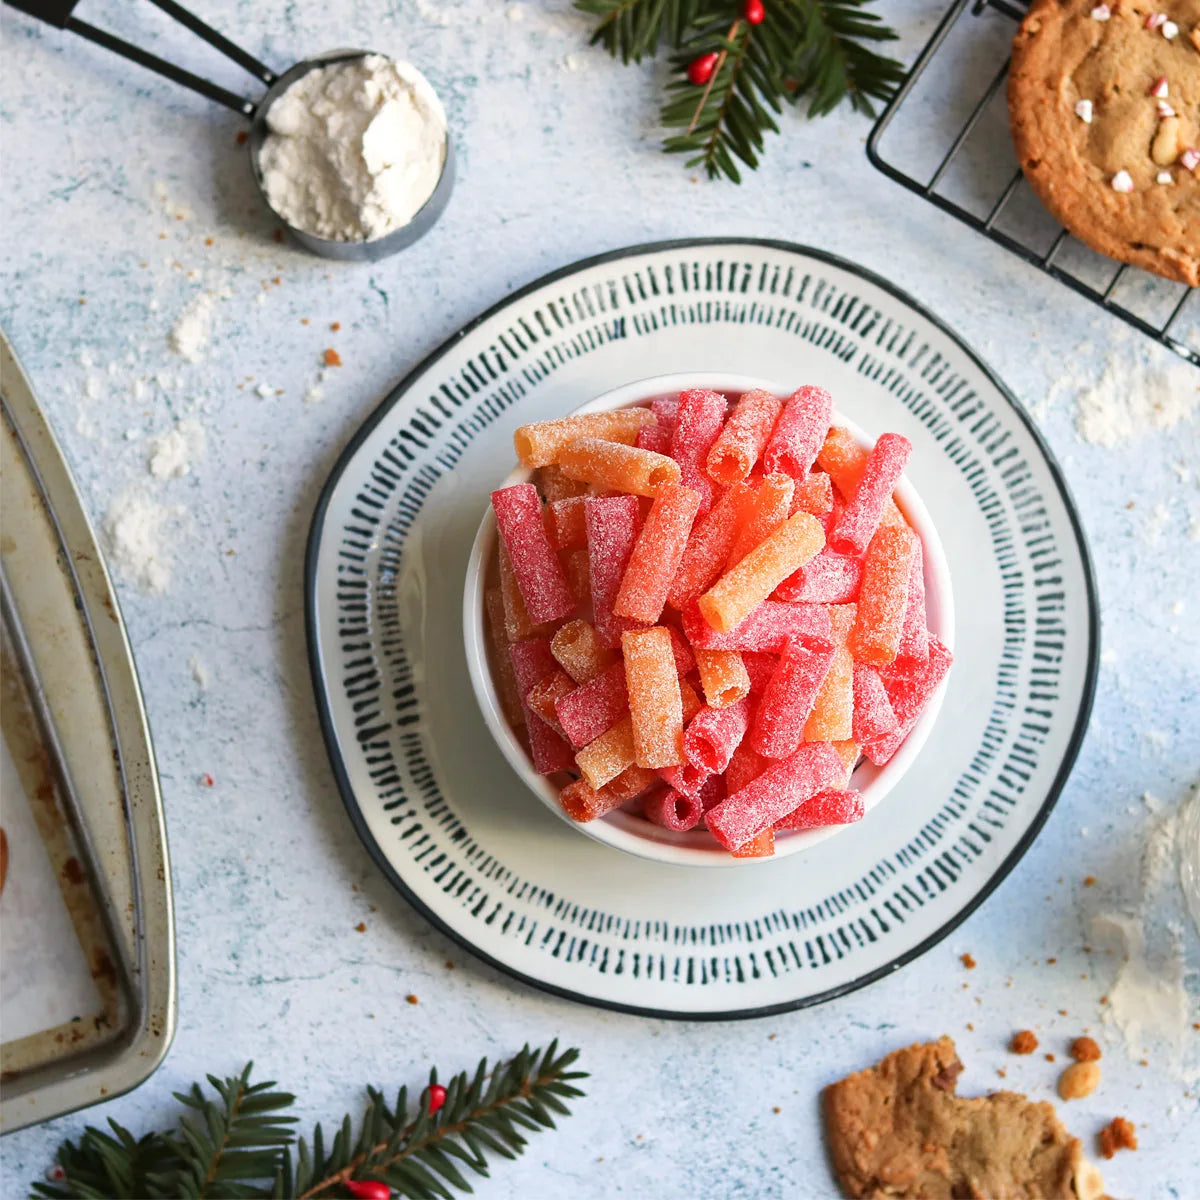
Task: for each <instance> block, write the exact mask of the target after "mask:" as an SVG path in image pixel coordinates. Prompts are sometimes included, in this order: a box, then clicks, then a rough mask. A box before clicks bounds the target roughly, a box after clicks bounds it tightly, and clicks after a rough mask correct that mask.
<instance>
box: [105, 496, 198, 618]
mask: <svg viewBox="0 0 1200 1200" xmlns="http://www.w3.org/2000/svg"><path fill="white" fill-rule="evenodd" d="M182 511H183V510H182V509H179V508H168V507H167V506H166V505H163V504H159V503H157V502H156V501H154V500H151V499H150V498H149V497H148V496H146V495H143V494H142V493H141V492H137V491H127V492H123V493H122V494H121V495H119V496H117V497H116V499H114V500H113V502H112V503H111V504H110V505H109V507H108V513H107V514H106V515H105V518H104V525H103V532H104V540H105V543H106V544H107V547H108V556H109V561H110V562H111V563H112V565H113V566H114V567H115V568H116V569H117V571H119V572H120V573H121V574H122V575H124V576H125V577H126V578H127V579H129V580H131V581H132V582H133V583H135V584H136V585H137V586H138V588H140V589H141V590H142V591H143V592H149V593H151V594H155V593H159V592H165V591H166V590H167V587H168V586H169V585H170V582H171V544H170V540H169V537H168V533H169V527H170V525H171V524H172V523H173V521H174V519H175V518H176V517H178V516H179V515H180V514H181V513H182Z"/></svg>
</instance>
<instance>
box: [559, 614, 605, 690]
mask: <svg viewBox="0 0 1200 1200" xmlns="http://www.w3.org/2000/svg"><path fill="white" fill-rule="evenodd" d="M550 653H551V654H553V655H554V658H555V661H556V662H557V663H558V665H559V666H560V667H562V669H563V670H564V671H566V673H567V674H568V675H570V677H571V678H572V679H573V680H575V682H576V683H587V681H588V680H589V679H595V678H596V676H597V675H603V674H604V672H605V671H607V670H608V668H609V667H611V666H612V665H613V663H615V662H616V661H617V656H616V654H615V653H614V652H613V651H612V650H610V649H608V647H607V646H605V645H604V643H603V642H602V641H601V640H600V635H599V634H598V633H597V632H596V627H595V626H594V625H591V624H589V623H588V622H587V621H581V620H578V619H577V620H574V621H568V622H567V623H566V624H565V625H564V626H563V627H562V628H561V629H559V630H558V631H557V632H556V633H555V635H554V636H553V637H552V638H551V639H550Z"/></svg>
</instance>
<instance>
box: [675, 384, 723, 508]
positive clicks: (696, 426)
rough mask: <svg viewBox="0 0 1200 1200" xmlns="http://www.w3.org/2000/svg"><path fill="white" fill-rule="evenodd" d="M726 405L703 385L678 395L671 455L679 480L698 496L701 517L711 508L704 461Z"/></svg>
mask: <svg viewBox="0 0 1200 1200" xmlns="http://www.w3.org/2000/svg"><path fill="white" fill-rule="evenodd" d="M726 407H727V405H726V401H725V397H724V396H722V395H719V394H718V393H717V392H711V391H708V390H707V389H706V388H689V389H688V390H687V391H685V392H681V393H680V395H679V406H678V408H677V409H676V416H675V434H674V436H673V437H672V438H671V457H672V458H673V459H674V460H675V461H676V462H677V463H678V464H679V471H680V476H681V478H680V482H681V483H682V484H683V486H684V487H688V488H691V489H692V490H693V491H694V492H697V493H698V494H699V496H700V508H699V514H700V516H703V515H704V514H705V513H706V512H708V510H709V509H710V508H711V507H712V501H713V485H712V480H710V479H709V477H708V473H707V472H706V471H705V469H704V461H705V459H706V458H707V457H708V452H709V450H711V449H712V444H713V442H715V441H716V440H717V434H719V433H720V432H721V426H722V425H724V424H725V409H726Z"/></svg>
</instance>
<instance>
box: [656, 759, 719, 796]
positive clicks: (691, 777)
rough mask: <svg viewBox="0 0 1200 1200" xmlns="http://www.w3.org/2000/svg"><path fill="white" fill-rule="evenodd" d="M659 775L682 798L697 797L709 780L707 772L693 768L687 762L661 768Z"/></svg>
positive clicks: (700, 768) (701, 768)
mask: <svg viewBox="0 0 1200 1200" xmlns="http://www.w3.org/2000/svg"><path fill="white" fill-rule="evenodd" d="M659 774H660V775H661V776H662V777H663V779H664V780H665V781H666V782H667V783H669V784H670V785H671V787H673V788H674V789H675V790H676V791H677V792H679V793H680V794H681V795H684V796H696V795H699V794H700V791H701V789H702V788H703V787H704V785H705V783H707V782H708V780H709V778H710V775H709V772H708V771H706V770H704V768H703V767H696V766H693V765H692V764H691V763H689V762H685V763H681V764H680V765H679V766H678V767H663V769H662V770H661V771H659Z"/></svg>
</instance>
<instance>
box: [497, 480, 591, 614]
mask: <svg viewBox="0 0 1200 1200" xmlns="http://www.w3.org/2000/svg"><path fill="white" fill-rule="evenodd" d="M492 508H493V509H494V510H495V512H496V524H497V525H498V526H499V527H500V536H501V537H502V538H503V539H504V545H505V548H506V549H507V550H508V557H509V559H510V560H511V562H512V569H513V573H514V574H515V575H516V577H517V586H518V587H519V588H520V590H521V599H522V600H524V601H525V608H526V609H527V611H528V612H529V617H530V620H532V621H533V623H534V624H535V625H542V624H545V623H546V622H547V621H557V620H560V619H561V618H563V617H569V616H570V615H571V614H572V613H573V612H574V611H575V598H574V596H572V595H571V589H570V588H569V587H568V586H567V580H566V577H565V576H564V575H563V570H562V566H561V564H560V563H559V561H558V555H557V554H555V553H554V547H553V546H552V545H551V544H550V539H549V537H547V536H546V523H545V518H544V517H543V516H542V502H541V500H540V499H539V498H538V493H537V488H535V487H534V486H533V484H532V483H518V484H514V485H513V486H512V487H507V488H500V489H499V490H498V491H495V492H493V493H492Z"/></svg>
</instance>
